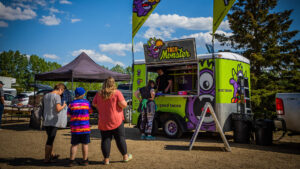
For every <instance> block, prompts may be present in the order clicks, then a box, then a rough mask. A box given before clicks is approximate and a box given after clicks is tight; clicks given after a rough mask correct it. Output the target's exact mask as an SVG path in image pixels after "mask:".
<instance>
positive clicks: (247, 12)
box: [215, 0, 300, 113]
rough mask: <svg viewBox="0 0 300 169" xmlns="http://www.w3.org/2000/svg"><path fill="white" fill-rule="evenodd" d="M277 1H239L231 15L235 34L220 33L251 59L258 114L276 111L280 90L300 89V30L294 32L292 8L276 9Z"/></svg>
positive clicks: (224, 40) (218, 36)
mask: <svg viewBox="0 0 300 169" xmlns="http://www.w3.org/2000/svg"><path fill="white" fill-rule="evenodd" d="M276 5H277V0H239V1H238V2H236V3H235V4H234V6H233V7H232V9H231V12H232V13H231V14H228V15H227V17H228V20H229V25H230V28H231V30H232V35H231V36H225V35H224V34H216V36H215V37H216V39H217V40H218V41H220V42H221V45H227V46H231V47H232V48H233V49H235V50H240V51H242V54H243V55H244V56H245V57H247V58H248V59H250V62H251V86H252V90H251V93H252V95H251V100H252V110H253V112H254V113H272V112H275V105H274V102H275V94H276V93H277V92H299V91H300V85H299V84H300V73H299V63H300V60H299V44H300V41H299V40H298V39H296V40H295V39H294V37H295V36H296V34H297V33H298V30H294V31H290V30H289V28H290V25H291V24H292V20H291V19H290V15H291V13H292V10H285V11H282V12H274V11H273V9H274V8H275V7H276Z"/></svg>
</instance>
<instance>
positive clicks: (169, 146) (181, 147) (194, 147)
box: [165, 145, 226, 152]
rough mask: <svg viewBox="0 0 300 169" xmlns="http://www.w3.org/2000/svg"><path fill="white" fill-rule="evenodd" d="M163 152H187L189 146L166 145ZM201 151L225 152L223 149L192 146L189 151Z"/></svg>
mask: <svg viewBox="0 0 300 169" xmlns="http://www.w3.org/2000/svg"><path fill="white" fill-rule="evenodd" d="M165 150H182V151H189V146H178V145H166V146H165ZM194 150H201V151H221V152H225V151H226V150H225V148H224V147H212V146H193V148H192V150H191V151H194Z"/></svg>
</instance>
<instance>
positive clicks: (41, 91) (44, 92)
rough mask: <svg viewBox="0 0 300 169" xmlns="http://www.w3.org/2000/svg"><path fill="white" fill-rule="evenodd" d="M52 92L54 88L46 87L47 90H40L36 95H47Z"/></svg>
mask: <svg viewBox="0 0 300 169" xmlns="http://www.w3.org/2000/svg"><path fill="white" fill-rule="evenodd" d="M50 92H52V89H45V90H40V91H38V92H37V93H36V95H45V94H47V93H50Z"/></svg>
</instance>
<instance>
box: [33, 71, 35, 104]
mask: <svg viewBox="0 0 300 169" xmlns="http://www.w3.org/2000/svg"><path fill="white" fill-rule="evenodd" d="M33 94H34V98H33V99H34V101H33V104H34V106H33V107H35V106H36V101H35V100H36V79H35V77H34V92H33Z"/></svg>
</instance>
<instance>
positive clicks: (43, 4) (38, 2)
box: [35, 0, 47, 6]
mask: <svg viewBox="0 0 300 169" xmlns="http://www.w3.org/2000/svg"><path fill="white" fill-rule="evenodd" d="M35 3H37V4H38V5H40V6H47V2H46V1H45V0H36V1H35Z"/></svg>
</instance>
